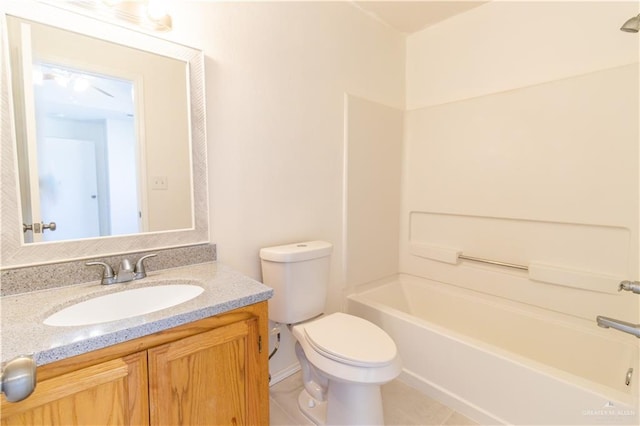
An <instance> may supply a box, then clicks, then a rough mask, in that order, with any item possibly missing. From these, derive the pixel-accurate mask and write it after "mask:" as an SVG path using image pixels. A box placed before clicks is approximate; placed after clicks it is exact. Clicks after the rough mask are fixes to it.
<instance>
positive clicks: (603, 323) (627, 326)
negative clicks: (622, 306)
mask: <svg viewBox="0 0 640 426" xmlns="http://www.w3.org/2000/svg"><path fill="white" fill-rule="evenodd" d="M596 322H597V323H598V327H602V328H613V329H616V330H619V331H622V332H624V333H629V334H632V335H634V336H636V337H637V338H640V324H631V323H630V322H626V321H620V320H617V319H613V318H608V317H603V316H601V315H598V317H597V318H596Z"/></svg>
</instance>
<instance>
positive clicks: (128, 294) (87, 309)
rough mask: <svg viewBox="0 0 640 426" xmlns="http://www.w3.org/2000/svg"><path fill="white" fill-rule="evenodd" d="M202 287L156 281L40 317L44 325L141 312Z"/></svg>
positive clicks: (109, 318) (180, 299)
mask: <svg viewBox="0 0 640 426" xmlns="http://www.w3.org/2000/svg"><path fill="white" fill-rule="evenodd" d="M203 291H204V289H203V288H202V287H200V286H197V285H191V284H172V285H157V286H154V287H143V288H136V289H132V290H124V291H120V292H117V293H111V294H106V295H104V296H99V297H95V298H93V299H89V300H85V301H84V302H79V303H76V304H75V305H71V306H69V307H68V308H64V309H62V310H60V311H58V312H56V313H55V314H53V315H51V316H49V317H48V318H47V319H45V320H44V324H46V325H56V326H75V325H90V324H99V323H102V322H107V321H115V320H120V319H125V318H131V317H135V316H138V315H144V314H148V313H151V312H155V311H159V310H161V309H165V308H170V307H171V306H175V305H179V304H180V303H184V302H186V301H188V300H191V299H193V298H194V297H196V296H198V295H199V294H200V293H202V292H203Z"/></svg>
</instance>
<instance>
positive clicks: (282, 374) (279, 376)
mask: <svg viewBox="0 0 640 426" xmlns="http://www.w3.org/2000/svg"><path fill="white" fill-rule="evenodd" d="M298 371H300V364H297V363H296V364H293V365H290V366H289V367H287V368H285V369H284V370H280V371H278V372H277V373H274V374H273V375H271V381H269V386H273V385H275V384H276V383H278V382H281V381H283V380H284V379H286V378H287V377H289V376H292V375H294V374H296V373H297V372H298Z"/></svg>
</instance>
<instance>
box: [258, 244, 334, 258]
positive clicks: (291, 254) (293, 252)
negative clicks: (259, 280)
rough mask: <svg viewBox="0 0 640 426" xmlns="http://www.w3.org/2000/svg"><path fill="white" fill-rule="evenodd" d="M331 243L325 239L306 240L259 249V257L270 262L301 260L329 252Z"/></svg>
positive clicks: (331, 246) (328, 253) (325, 254)
mask: <svg viewBox="0 0 640 426" xmlns="http://www.w3.org/2000/svg"><path fill="white" fill-rule="evenodd" d="M332 249H333V245H332V244H331V243H328V242H326V241H306V242H302V243H293V244H285V245H282V246H275V247H265V248H263V249H260V259H262V260H270V261H272V262H302V261H303V260H311V259H317V258H319V257H326V256H329V255H330V254H331V250H332Z"/></svg>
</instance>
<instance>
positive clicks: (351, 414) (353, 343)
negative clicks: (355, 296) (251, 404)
mask: <svg viewBox="0 0 640 426" xmlns="http://www.w3.org/2000/svg"><path fill="white" fill-rule="evenodd" d="M291 331H292V333H293V335H294V337H295V338H296V339H297V346H298V345H299V347H298V348H297V350H296V354H297V356H298V361H299V362H300V365H301V367H302V373H303V374H302V376H303V383H304V385H305V389H304V390H303V391H302V392H301V394H300V396H299V397H298V405H299V407H300V410H301V411H302V413H303V414H304V415H305V416H307V418H309V419H310V420H311V421H312V422H313V423H315V424H330V425H338V424H344V425H354V424H362V425H382V424H384V419H383V413H382V396H381V393H380V386H381V385H382V384H384V383H387V382H389V381H391V380H393V379H395V378H396V377H397V376H398V375H399V374H400V371H401V369H402V366H401V362H400V357H399V356H398V352H397V348H396V345H395V343H394V342H393V340H392V339H391V338H390V337H389V336H388V335H387V334H386V333H385V332H384V331H383V330H382V329H380V328H379V327H377V326H376V325H374V324H372V323H370V322H369V321H366V320H364V319H362V318H359V317H355V316H353V315H348V314H344V313H341V312H337V313H334V314H331V315H327V316H323V317H321V318H319V319H316V320H312V321H309V322H305V323H301V324H297V325H294V326H293V327H292V328H291Z"/></svg>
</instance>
